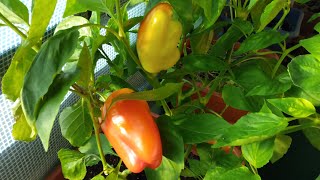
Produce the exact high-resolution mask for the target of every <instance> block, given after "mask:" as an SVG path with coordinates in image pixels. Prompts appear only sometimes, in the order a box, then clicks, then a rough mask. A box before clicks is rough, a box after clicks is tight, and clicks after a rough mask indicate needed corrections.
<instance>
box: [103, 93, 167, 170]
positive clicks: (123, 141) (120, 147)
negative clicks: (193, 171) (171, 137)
mask: <svg viewBox="0 0 320 180" xmlns="http://www.w3.org/2000/svg"><path fill="white" fill-rule="evenodd" d="M132 92H133V90H131V89H128V88H124V89H120V90H117V91H114V92H113V93H112V94H111V95H110V96H109V97H108V99H107V100H106V102H105V104H104V106H103V107H102V109H101V111H102V113H101V114H102V119H104V121H103V123H102V125H101V128H102V131H103V132H104V134H105V135H106V137H107V139H108V140H109V142H110V144H111V145H112V147H113V148H114V150H115V151H116V153H117V154H118V155H119V157H120V158H121V159H122V161H123V163H124V164H125V165H126V166H127V168H128V169H129V170H130V171H131V172H133V173H139V172H141V171H143V169H144V168H145V167H149V168H151V169H155V168H157V167H158V166H159V165H160V164H161V160H162V144H161V139H160V133H159V130H158V127H157V125H156V123H155V121H154V119H153V118H152V116H151V112H150V109H149V106H148V103H147V102H146V101H142V100H120V101H117V102H116V103H115V104H113V105H112V106H111V107H110V105H111V103H112V99H114V98H115V97H117V96H119V95H120V94H128V93H132Z"/></svg>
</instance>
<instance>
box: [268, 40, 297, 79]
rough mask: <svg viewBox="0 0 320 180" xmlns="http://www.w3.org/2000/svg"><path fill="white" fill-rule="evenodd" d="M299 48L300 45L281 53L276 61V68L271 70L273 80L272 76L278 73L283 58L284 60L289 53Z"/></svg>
mask: <svg viewBox="0 0 320 180" xmlns="http://www.w3.org/2000/svg"><path fill="white" fill-rule="evenodd" d="M299 47H301V45H300V44H296V45H295V46H292V47H291V48H289V49H286V50H285V51H284V52H283V53H282V55H281V57H280V59H279V60H278V62H277V64H276V66H275V67H274V68H273V70H272V78H274V76H275V75H276V73H277V71H278V69H279V67H280V65H281V63H282V61H283V60H284V58H285V57H286V56H287V55H288V54H289V53H291V52H292V51H294V50H296V49H298V48H299Z"/></svg>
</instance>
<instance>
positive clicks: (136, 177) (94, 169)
mask: <svg viewBox="0 0 320 180" xmlns="http://www.w3.org/2000/svg"><path fill="white" fill-rule="evenodd" d="M105 157H106V161H107V162H108V164H110V165H112V166H113V167H115V166H117V164H118V162H119V160H120V158H119V157H117V156H113V155H106V156H105ZM189 158H192V159H197V158H198V156H195V155H194V154H192V153H190V157H189ZM186 165H188V164H186ZM125 169H126V166H125V165H124V164H123V163H122V164H121V168H120V171H123V170H125ZM101 172H102V163H101V162H99V163H98V164H97V165H94V166H90V167H87V174H86V176H85V178H84V180H90V179H92V178H93V177H94V176H96V175H98V174H99V173H101ZM180 179H181V180H196V179H195V178H190V177H182V176H181V177H180ZM127 180H147V177H146V174H145V173H144V171H142V172H141V173H137V174H135V173H131V174H129V175H128V176H127Z"/></svg>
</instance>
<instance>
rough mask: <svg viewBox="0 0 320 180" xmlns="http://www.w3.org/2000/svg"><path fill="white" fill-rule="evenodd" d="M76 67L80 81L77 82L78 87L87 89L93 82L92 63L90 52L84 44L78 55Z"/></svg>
mask: <svg viewBox="0 0 320 180" xmlns="http://www.w3.org/2000/svg"><path fill="white" fill-rule="evenodd" d="M78 67H79V69H80V72H81V74H80V79H79V80H78V81H77V83H78V85H80V86H82V87H85V88H89V87H90V86H92V84H93V82H94V74H93V61H92V58H91V55H90V50H89V48H88V46H87V44H86V43H84V45H83V48H82V51H81V53H80V57H79V62H78Z"/></svg>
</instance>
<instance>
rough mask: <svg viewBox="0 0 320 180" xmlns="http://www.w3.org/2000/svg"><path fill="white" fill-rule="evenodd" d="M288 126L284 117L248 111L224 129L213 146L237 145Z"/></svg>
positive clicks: (271, 135)
mask: <svg viewBox="0 0 320 180" xmlns="http://www.w3.org/2000/svg"><path fill="white" fill-rule="evenodd" d="M287 126H288V121H287V119H286V118H282V117H278V116H276V115H274V114H271V113H250V114H247V115H246V116H243V117H242V118H240V119H239V120H238V121H237V122H236V123H235V124H234V125H233V126H230V127H229V128H228V129H226V130H225V131H223V132H224V134H222V136H220V137H219V138H218V139H217V143H216V144H214V145H213V147H214V148H218V147H223V146H239V145H244V144H248V143H253V142H256V141H262V140H265V139H268V138H271V137H273V136H274V135H276V134H278V133H279V132H281V131H282V130H284V129H285V128H286V127H287Z"/></svg>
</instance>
